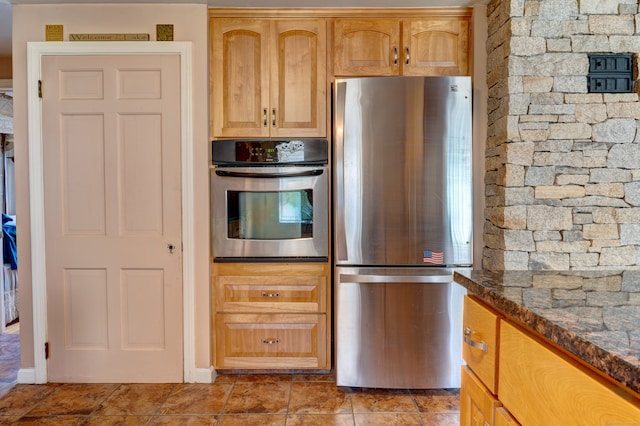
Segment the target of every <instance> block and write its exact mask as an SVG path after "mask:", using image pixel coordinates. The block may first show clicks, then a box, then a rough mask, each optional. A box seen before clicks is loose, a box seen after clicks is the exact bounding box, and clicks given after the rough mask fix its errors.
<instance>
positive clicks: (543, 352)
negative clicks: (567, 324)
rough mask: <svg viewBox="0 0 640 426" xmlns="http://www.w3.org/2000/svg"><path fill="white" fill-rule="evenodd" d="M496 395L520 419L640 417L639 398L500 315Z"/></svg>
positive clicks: (570, 421) (615, 421)
mask: <svg viewBox="0 0 640 426" xmlns="http://www.w3.org/2000/svg"><path fill="white" fill-rule="evenodd" d="M498 398H499V399H500V401H501V402H502V403H503V404H504V406H505V407H506V408H507V409H508V410H509V412H510V413H511V414H513V416H514V417H515V418H516V419H517V420H518V421H519V422H520V423H521V424H523V425H533V424H537V425H552V424H555V425H563V426H571V425H575V426H589V425H593V426H596V425H598V426H602V425H635V424H637V423H638V420H639V419H640V402H639V401H638V400H633V399H632V397H631V396H630V395H626V396H623V395H622V392H621V391H620V389H618V388H617V387H614V385H612V384H610V383H608V382H606V381H604V380H603V379H602V378H600V377H599V376H597V375H596V374H594V373H593V372H591V371H588V370H587V369H586V368H585V367H583V366H581V365H579V364H577V363H576V362H575V361H571V360H570V359H569V358H568V357H565V356H564V355H561V354H559V353H557V352H555V351H554V350H552V349H550V348H549V347H547V346H546V345H543V344H541V343H540V342H538V341H537V340H534V339H533V338H531V337H530V336H528V335H526V334H525V333H523V332H522V331H520V330H518V329H517V328H515V327H514V326H513V325H511V324H508V323H504V321H503V324H502V325H501V326H500V370H499V378H498Z"/></svg>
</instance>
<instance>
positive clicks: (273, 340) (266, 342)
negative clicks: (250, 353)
mask: <svg viewBox="0 0 640 426" xmlns="http://www.w3.org/2000/svg"><path fill="white" fill-rule="evenodd" d="M262 343H265V344H267V345H275V344H276V343H280V339H262Z"/></svg>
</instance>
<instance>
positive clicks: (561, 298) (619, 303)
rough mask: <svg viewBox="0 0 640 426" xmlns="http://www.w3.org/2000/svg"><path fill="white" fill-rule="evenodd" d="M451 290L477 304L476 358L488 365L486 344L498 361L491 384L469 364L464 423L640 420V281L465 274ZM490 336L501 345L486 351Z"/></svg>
mask: <svg viewBox="0 0 640 426" xmlns="http://www.w3.org/2000/svg"><path fill="white" fill-rule="evenodd" d="M454 280H455V281H456V282H458V283H459V284H461V285H463V286H464V287H466V289H467V291H468V296H469V299H470V300H469V303H466V305H465V321H466V320H467V313H468V312H469V317H470V318H473V319H472V320H470V324H465V327H466V329H468V330H467V331H466V332H465V334H467V336H465V337H466V338H465V341H466V340H469V342H470V343H469V347H471V349H469V350H470V351H475V354H476V356H478V357H480V358H483V357H486V356H487V355H486V354H484V355H482V354H480V352H486V351H483V349H484V348H486V346H487V345H486V344H487V343H488V346H489V354H490V353H491V350H492V348H491V347H492V346H493V350H496V351H497V353H498V358H499V360H498V361H497V363H496V373H495V375H493V376H491V375H489V376H490V377H489V378H488V379H487V378H486V377H484V376H483V371H482V369H481V368H480V367H484V365H483V364H487V362H486V360H482V359H479V362H478V363H475V360H474V359H472V358H470V357H465V359H466V360H467V363H468V365H467V366H465V367H463V385H462V388H463V389H462V390H461V400H462V399H466V402H467V404H466V407H467V408H464V409H466V410H467V413H466V414H464V413H462V412H461V420H464V419H467V420H468V424H473V423H472V422H473V421H475V419H477V418H478V416H479V414H478V413H481V414H480V417H482V416H484V417H483V418H484V419H485V420H484V421H486V422H487V424H489V425H491V424H494V423H493V420H494V419H495V424H501V423H500V422H499V420H498V416H499V415H500V414H504V413H506V411H505V410H508V411H509V412H511V414H513V415H514V417H515V418H516V419H517V421H519V422H520V423H521V424H525V425H527V424H534V423H535V422H536V421H540V422H542V423H539V424H545V423H544V420H543V419H542V418H541V417H540V416H539V413H540V411H541V410H542V411H544V412H545V413H546V414H545V415H547V416H549V415H550V414H549V413H554V412H555V413H556V415H555V416H554V417H550V419H553V420H552V421H559V417H558V416H560V417H562V421H566V422H567V423H562V424H581V425H583V424H600V423H598V419H611V418H612V417H611V415H614V417H615V416H620V418H621V419H625V421H626V420H628V419H634V420H637V419H640V399H639V396H640V356H639V354H640V332H639V331H638V329H637V324H638V321H640V309H639V308H640V273H639V272H637V271H625V272H616V271H566V272H565V271H562V272H560V271H502V272H488V271H460V272H458V273H456V274H455V275H454ZM467 305H468V306H467ZM468 308H470V309H469V310H468V311H467V309H468ZM475 311H480V315H478V314H477V313H474V312H475ZM485 314H486V315H488V316H494V317H495V320H496V322H495V324H497V326H495V327H494V326H493V325H491V324H492V323H493V322H492V321H487V320H485V319H484V318H483V315H485ZM476 327H477V328H476ZM488 335H495V336H496V339H497V342H496V343H495V344H493V343H492V342H491V341H485V336H488ZM483 344H485V345H483ZM478 354H480V355H478ZM470 360H471V362H470ZM474 363H475V364H479V365H475V364H474ZM490 364H491V363H490ZM465 379H466V384H465ZM492 379H493V380H496V381H495V382H494V381H493V380H492ZM493 386H496V387H497V388H492V387H493ZM465 387H466V389H465ZM482 389H484V391H483V390H482ZM469 401H471V402H469ZM525 401H526V403H525ZM585 401H586V402H589V401H591V402H590V403H588V404H586V406H585ZM607 401H608V402H607ZM543 403H544V404H543ZM536 404H537V405H536ZM540 404H543V406H539V405H540ZM545 404H546V405H545ZM602 404H605V405H606V407H605V406H602ZM462 405H464V404H462V401H461V411H464V409H463V407H462ZM503 405H504V407H502V406H503ZM614 405H616V407H614ZM618 407H619V408H618ZM614 408H615V412H614V413H613V414H612V413H611V411H612V409H614ZM532 410H534V411H532ZM494 415H495V417H494ZM533 416H535V417H533ZM629 416H630V417H629ZM635 416H637V417H635ZM616 418H617V417H616ZM532 419H535V420H532ZM514 421H515V420H514ZM572 422H573V423H572ZM576 422H577V423H576ZM589 422H591V423H589ZM463 424H467V423H465V422H463ZM546 424H548V423H546Z"/></svg>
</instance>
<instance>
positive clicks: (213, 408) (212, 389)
mask: <svg viewBox="0 0 640 426" xmlns="http://www.w3.org/2000/svg"><path fill="white" fill-rule="evenodd" d="M232 387H233V385H231V384H222V385H216V384H213V385H210V384H193V383H186V384H184V383H183V384H178V385H176V386H175V388H174V389H173V392H171V394H170V395H169V396H168V397H167V400H166V401H165V402H164V404H162V406H161V407H160V410H159V414H192V415H198V414H219V413H221V412H222V408H223V407H224V404H225V403H226V402H227V399H228V398H229V394H230V393H231V389H232Z"/></svg>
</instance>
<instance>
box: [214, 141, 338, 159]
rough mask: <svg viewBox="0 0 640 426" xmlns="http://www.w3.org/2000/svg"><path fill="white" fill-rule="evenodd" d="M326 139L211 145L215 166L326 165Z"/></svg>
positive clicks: (226, 142)
mask: <svg viewBox="0 0 640 426" xmlns="http://www.w3.org/2000/svg"><path fill="white" fill-rule="evenodd" d="M327 146H328V143H327V140H326V139H288V140H276V139H261V140H257V139H244V140H237V139H234V140H231V139H226V140H217V141H213V142H212V143H211V147H212V149H211V159H212V162H213V164H219V165H222V164H225V165H242V164H326V163H327V160H328V148H327Z"/></svg>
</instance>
